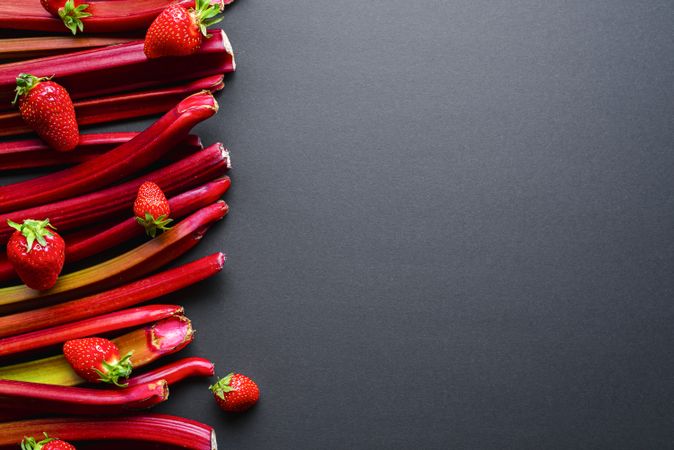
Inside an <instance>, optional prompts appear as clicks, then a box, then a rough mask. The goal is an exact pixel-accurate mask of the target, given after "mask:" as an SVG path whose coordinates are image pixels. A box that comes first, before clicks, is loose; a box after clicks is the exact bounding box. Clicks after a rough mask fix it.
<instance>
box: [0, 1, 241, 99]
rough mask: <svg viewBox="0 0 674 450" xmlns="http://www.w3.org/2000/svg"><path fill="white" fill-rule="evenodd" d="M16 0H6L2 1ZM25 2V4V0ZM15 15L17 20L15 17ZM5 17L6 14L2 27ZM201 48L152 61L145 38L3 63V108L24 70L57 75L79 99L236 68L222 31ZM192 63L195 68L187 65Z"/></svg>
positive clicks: (0, 80) (0, 73)
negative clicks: (144, 48) (187, 53)
mask: <svg viewBox="0 0 674 450" xmlns="http://www.w3.org/2000/svg"><path fill="white" fill-rule="evenodd" d="M5 3H13V2H0V5H2V4H5ZM19 5H23V2H22V3H20V4H19ZM13 20H15V19H13ZM1 26H2V20H1V19H0V27H1ZM210 33H211V34H212V35H213V37H212V38H210V39H205V40H204V43H203V44H202V46H201V48H200V49H199V51H198V52H197V53H195V54H193V55H190V56H181V57H169V58H157V59H152V60H149V59H147V57H146V56H145V53H143V41H142V40H141V41H134V42H129V43H127V44H120V45H111V46H108V47H103V48H100V49H94V50H86V51H82V52H76V53H69V54H67V55H59V56H51V57H48V58H39V59H33V60H28V61H19V62H15V63H9V64H2V65H0V111H1V110H10V109H13V107H12V105H11V104H10V102H11V101H12V99H13V98H14V95H15V93H14V88H15V86H16V77H17V75H18V74H19V73H30V74H33V75H35V76H52V75H53V76H54V81H56V82H58V83H59V84H60V85H62V86H63V87H65V88H66V89H67V90H68V93H69V94H70V97H71V98H72V99H73V100H81V99H86V98H98V97H101V96H104V95H109V94H114V93H119V92H133V91H138V90H142V89H149V88H152V87H158V86H166V85H171V84H175V83H179V82H181V81H186V80H194V79H198V78H203V77H208V76H211V75H222V74H223V73H228V72H233V71H234V69H235V63H234V56H233V52H232V47H231V45H230V43H229V40H228V39H227V35H225V33H224V32H223V31H222V30H211V32H210ZM186 68H189V70H185V69H186Z"/></svg>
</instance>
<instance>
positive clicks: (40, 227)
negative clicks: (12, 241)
mask: <svg viewBox="0 0 674 450" xmlns="http://www.w3.org/2000/svg"><path fill="white" fill-rule="evenodd" d="M7 225H9V226H10V227H12V228H14V229H15V230H16V231H18V232H20V233H21V234H22V235H23V237H25V238H26V253H30V251H31V249H32V248H33V244H34V243H35V241H37V242H38V243H39V244H40V245H42V246H45V245H47V240H46V239H45V237H53V236H54V234H53V233H52V232H51V231H49V229H48V228H51V229H52V230H56V228H54V226H53V225H52V224H50V223H49V219H45V220H33V219H26V220H24V221H23V223H22V224H18V223H16V222H12V221H11V220H7Z"/></svg>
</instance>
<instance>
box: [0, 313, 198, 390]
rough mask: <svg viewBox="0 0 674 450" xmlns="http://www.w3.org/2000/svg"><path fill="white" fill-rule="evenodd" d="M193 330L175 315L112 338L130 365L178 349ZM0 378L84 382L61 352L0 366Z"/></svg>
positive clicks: (136, 364)
mask: <svg viewBox="0 0 674 450" xmlns="http://www.w3.org/2000/svg"><path fill="white" fill-rule="evenodd" d="M193 338H194V331H193V330H192V324H191V323H190V321H189V319H188V318H187V317H185V316H181V315H176V316H172V317H169V318H167V319H163V320H161V321H159V322H157V323H155V324H153V325H148V326H146V327H145V328H141V329H138V330H134V331H132V332H130V333H127V334H125V335H122V336H120V337H118V338H115V339H112V341H113V342H114V343H115V344H116V345H117V347H119V353H120V355H126V354H127V353H132V356H131V362H132V363H133V367H134V369H138V368H139V367H143V366H145V365H147V364H150V363H151V362H154V361H156V360H157V359H159V358H161V357H162V356H165V355H169V354H171V353H175V352H178V351H180V350H182V349H183V348H184V347H185V346H186V345H188V344H189V343H190V342H192V339H193ZM0 380H16V381H28V382H32V383H44V384H56V385H60V386H76V385H78V384H82V383H85V381H84V380H83V379H82V378H80V377H79V376H78V375H77V374H76V373H75V371H74V370H73V369H72V367H70V364H69V363H68V361H67V360H66V359H65V357H64V356H63V355H62V354H61V355H56V356H52V357H49V358H43V359H38V360H35V361H29V362H25V363H20V364H14V365H11V366H4V367H0Z"/></svg>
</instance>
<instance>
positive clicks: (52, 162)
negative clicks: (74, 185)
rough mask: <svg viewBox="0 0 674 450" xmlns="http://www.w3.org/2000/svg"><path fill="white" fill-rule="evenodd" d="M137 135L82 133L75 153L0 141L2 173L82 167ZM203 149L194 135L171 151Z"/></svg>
mask: <svg viewBox="0 0 674 450" xmlns="http://www.w3.org/2000/svg"><path fill="white" fill-rule="evenodd" d="M137 134H138V133H135V132H112V133H96V134H82V135H80V143H79V145H78V146H77V148H76V149H75V150H74V151H72V152H55V151H54V150H52V149H50V148H49V147H48V146H47V145H46V144H45V143H44V142H43V141H42V140H40V139H23V140H20V141H9V142H0V170H14V169H29V168H35V167H51V166H65V165H74V164H79V163H82V162H85V161H89V160H90V159H93V158H95V157H97V156H100V155H101V154H102V153H105V152H107V151H109V150H112V149H113V148H115V147H117V146H119V145H121V144H123V143H125V142H128V141H130V140H131V139H132V138H133V137H135V136H136V135H137ZM202 149H203V146H202V144H201V140H200V139H199V136H196V135H194V134H190V135H189V136H187V138H186V139H185V140H184V141H183V142H181V143H180V144H178V145H177V146H176V147H175V148H173V149H171V152H170V153H169V155H170V156H171V157H174V156H176V155H180V156H185V155H188V154H192V153H194V152H196V151H198V150H202Z"/></svg>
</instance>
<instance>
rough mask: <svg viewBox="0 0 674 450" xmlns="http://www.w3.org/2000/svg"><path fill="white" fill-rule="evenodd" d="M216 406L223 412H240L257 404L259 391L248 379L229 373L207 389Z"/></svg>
mask: <svg viewBox="0 0 674 450" xmlns="http://www.w3.org/2000/svg"><path fill="white" fill-rule="evenodd" d="M209 389H210V390H211V392H213V396H214V397H215V401H216V402H217V404H218V406H219V407H220V408H221V409H223V410H224V411H229V412H242V411H245V410H247V409H248V408H250V407H251V406H253V405H254V404H255V403H257V401H258V399H259V398H260V389H259V388H258V387H257V384H255V382H254V381H253V380H251V379H250V378H248V377H247V376H245V375H241V374H240V373H230V374H229V375H227V376H226V377H225V378H223V379H221V380H218V381H217V383H215V384H214V385H213V386H211V387H209Z"/></svg>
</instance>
